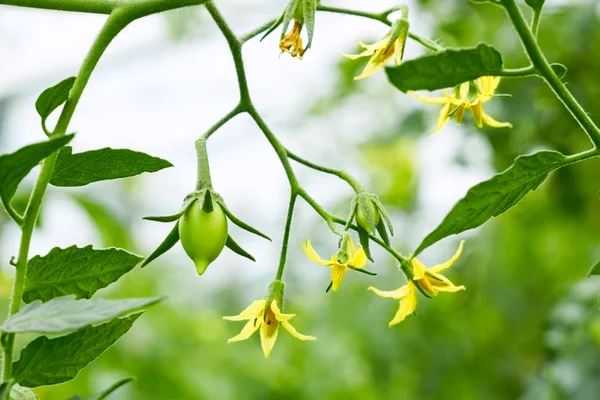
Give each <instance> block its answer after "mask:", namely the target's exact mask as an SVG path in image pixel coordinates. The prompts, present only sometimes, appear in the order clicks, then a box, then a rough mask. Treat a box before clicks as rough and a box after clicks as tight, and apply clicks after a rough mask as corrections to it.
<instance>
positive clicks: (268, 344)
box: [223, 299, 317, 358]
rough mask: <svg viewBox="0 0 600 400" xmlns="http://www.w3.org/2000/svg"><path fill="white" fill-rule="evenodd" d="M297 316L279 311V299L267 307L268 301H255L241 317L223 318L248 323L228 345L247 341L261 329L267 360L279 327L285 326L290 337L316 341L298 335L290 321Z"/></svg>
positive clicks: (262, 343) (261, 341) (309, 337)
mask: <svg viewBox="0 0 600 400" xmlns="http://www.w3.org/2000/svg"><path fill="white" fill-rule="evenodd" d="M295 316H296V314H284V313H282V312H281V310H280V309H279V306H278V303H277V299H273V300H272V301H271V304H269V305H267V299H262V300H255V301H253V302H252V304H250V305H249V306H248V307H247V308H246V309H245V310H244V311H242V312H241V313H240V314H239V315H235V316H231V317H223V319H226V320H228V321H248V322H247V323H246V325H245V326H244V327H243V328H242V331H241V332H240V333H239V334H238V335H236V336H234V337H232V338H231V339H229V340H228V343H233V342H239V341H241V340H246V339H248V338H249V337H250V336H252V334H253V333H254V332H256V331H257V330H259V329H260V344H261V346H262V350H263V353H264V355H265V358H268V357H269V355H271V351H272V350H273V346H275V342H276V341H277V335H278V332H279V325H281V326H283V328H284V329H285V330H286V331H288V332H289V334H290V335H292V336H293V337H295V338H297V339H300V340H316V339H317V338H316V337H314V336H306V335H302V334H301V333H298V331H297V330H296V329H295V328H294V327H293V326H292V325H291V324H290V322H289V321H290V320H291V319H292V318H294V317H295Z"/></svg>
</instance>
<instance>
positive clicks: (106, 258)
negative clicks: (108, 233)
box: [23, 245, 142, 303]
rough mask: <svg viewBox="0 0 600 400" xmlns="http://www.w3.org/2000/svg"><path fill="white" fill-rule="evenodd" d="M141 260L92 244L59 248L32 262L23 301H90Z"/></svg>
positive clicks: (137, 257) (133, 255)
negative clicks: (73, 298) (68, 298)
mask: <svg viewBox="0 0 600 400" xmlns="http://www.w3.org/2000/svg"><path fill="white" fill-rule="evenodd" d="M141 261H142V257H140V256H137V255H135V254H132V253H129V252H128V251H125V250H121V249H114V248H110V249H102V250H100V249H93V248H92V245H89V246H86V247H83V248H80V247H77V246H71V247H67V248H66V249H61V248H58V247H56V248H54V249H52V250H50V252H49V253H48V254H47V255H45V256H43V257H42V256H35V257H33V258H32V259H31V260H30V261H29V267H28V268H27V278H26V281H25V292H24V293H23V301H25V302H26V303H31V302H32V301H34V300H42V301H48V300H50V299H53V298H55V297H59V296H65V295H70V294H73V295H75V296H77V297H78V298H82V297H83V298H90V297H92V295H93V294H94V293H96V291H97V290H99V289H102V288H104V287H106V286H108V285H109V284H111V283H113V282H115V281H116V280H117V279H119V278H120V277H121V276H122V275H124V274H126V273H127V272H129V271H131V270H132V269H133V268H134V267H135V266H136V265H137V264H139V263H140V262H141Z"/></svg>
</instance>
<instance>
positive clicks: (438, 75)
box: [386, 44, 502, 92]
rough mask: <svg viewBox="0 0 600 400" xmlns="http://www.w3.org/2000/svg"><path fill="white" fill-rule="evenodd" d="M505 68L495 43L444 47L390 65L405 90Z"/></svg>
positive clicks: (457, 81) (389, 70) (453, 82)
mask: <svg viewBox="0 0 600 400" xmlns="http://www.w3.org/2000/svg"><path fill="white" fill-rule="evenodd" d="M500 71H502V56H501V55H500V53H498V51H497V50H496V49H494V48H493V47H491V46H488V45H485V44H480V45H478V46H477V47H472V48H466V49H456V50H444V51H441V52H438V53H434V54H429V55H426V56H423V57H420V58H417V59H414V60H408V61H404V62H403V63H401V64H400V65H398V66H396V67H388V68H386V72H387V75H388V79H389V81H390V82H391V83H392V84H393V85H394V86H396V87H397V88H398V89H400V90H401V91H403V92H407V91H409V90H437V89H444V88H450V87H454V86H456V85H458V84H461V83H463V82H467V81H470V80H473V79H477V78H479V77H481V76H486V75H497V74H498V73H499V72H500Z"/></svg>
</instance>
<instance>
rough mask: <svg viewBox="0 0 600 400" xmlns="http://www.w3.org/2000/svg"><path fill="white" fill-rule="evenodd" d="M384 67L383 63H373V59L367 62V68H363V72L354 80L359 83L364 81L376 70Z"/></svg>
mask: <svg viewBox="0 0 600 400" xmlns="http://www.w3.org/2000/svg"><path fill="white" fill-rule="evenodd" d="M384 65H385V62H381V61H375V60H374V59H373V58H371V60H369V63H368V64H367V66H366V67H365V69H364V70H363V72H362V73H361V74H360V75H358V76H355V77H354V80H355V81H359V80H361V79H365V78H368V77H370V76H373V75H374V74H375V72H377V71H378V70H380V69H381V68H383V67H384Z"/></svg>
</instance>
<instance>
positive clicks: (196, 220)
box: [179, 191, 228, 275]
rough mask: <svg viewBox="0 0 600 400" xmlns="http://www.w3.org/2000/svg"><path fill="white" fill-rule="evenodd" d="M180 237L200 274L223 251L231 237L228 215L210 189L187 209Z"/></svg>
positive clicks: (181, 221) (181, 220) (180, 224)
mask: <svg viewBox="0 0 600 400" xmlns="http://www.w3.org/2000/svg"><path fill="white" fill-rule="evenodd" d="M201 200H202V201H201ZM179 238H180V240H181V245H182V246H183V249H184V250H185V252H186V253H187V255H188V256H189V257H190V258H191V259H192V261H194V263H195V264H196V270H197V271H198V274H199V275H202V274H203V273H204V271H206V268H207V267H208V265H209V264H210V263H211V262H213V261H214V260H215V259H216V258H217V257H218V256H219V254H221V251H222V250H223V248H224V247H225V243H226V242H227V238H228V227H227V218H226V216H225V213H224V212H223V209H222V208H221V206H220V205H219V204H218V203H217V202H215V200H214V199H213V198H212V196H211V195H210V192H208V191H207V192H206V194H205V195H204V199H198V200H195V201H193V203H192V204H190V205H189V207H188V208H187V209H186V211H185V213H184V214H183V215H182V217H181V219H180V220H179Z"/></svg>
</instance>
